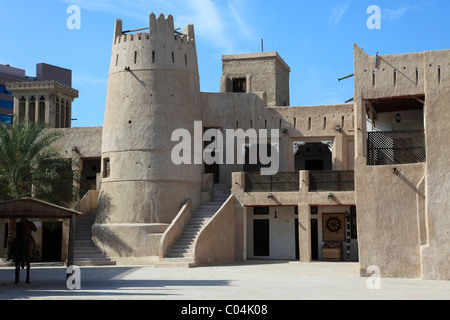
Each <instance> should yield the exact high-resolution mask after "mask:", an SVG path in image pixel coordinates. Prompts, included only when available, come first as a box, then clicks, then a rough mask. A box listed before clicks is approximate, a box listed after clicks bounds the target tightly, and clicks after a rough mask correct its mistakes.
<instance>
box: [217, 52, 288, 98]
mask: <svg viewBox="0 0 450 320" xmlns="http://www.w3.org/2000/svg"><path fill="white" fill-rule="evenodd" d="M290 71H291V69H290V68H289V66H288V65H287V63H286V62H285V61H284V60H283V59H282V58H281V57H280V56H279V55H278V53H277V52H275V51H274V52H260V53H249V54H233V55H224V56H222V78H221V80H220V92H265V93H266V96H267V105H268V106H288V105H289V73H290Z"/></svg>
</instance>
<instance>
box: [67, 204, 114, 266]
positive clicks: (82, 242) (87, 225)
mask: <svg viewBox="0 0 450 320" xmlns="http://www.w3.org/2000/svg"><path fill="white" fill-rule="evenodd" d="M95 215H96V209H92V210H91V211H89V212H87V213H85V214H83V215H82V216H81V217H80V218H79V219H78V220H77V223H76V228H75V234H74V249H73V256H74V262H73V264H74V265H76V266H106V265H115V264H116V262H115V261H112V260H111V259H110V258H108V257H106V256H105V255H104V254H103V253H102V252H101V251H100V249H98V248H97V247H96V246H95V244H94V242H93V241H92V225H93V224H94V222H95Z"/></svg>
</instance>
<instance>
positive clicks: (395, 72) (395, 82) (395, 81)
mask: <svg viewBox="0 0 450 320" xmlns="http://www.w3.org/2000/svg"><path fill="white" fill-rule="evenodd" d="M395 86H397V70H394V87H395Z"/></svg>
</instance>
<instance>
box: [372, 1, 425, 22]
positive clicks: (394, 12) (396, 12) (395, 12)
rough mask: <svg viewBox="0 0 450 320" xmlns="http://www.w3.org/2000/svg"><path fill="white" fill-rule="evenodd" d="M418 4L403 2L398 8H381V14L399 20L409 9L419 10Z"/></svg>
mask: <svg viewBox="0 0 450 320" xmlns="http://www.w3.org/2000/svg"><path fill="white" fill-rule="evenodd" d="M418 9H419V7H417V6H410V5H408V4H406V3H402V5H401V6H400V7H399V8H397V9H383V8H382V9H381V16H382V17H384V18H387V19H389V20H392V21H394V20H398V19H400V18H402V17H403V16H404V15H405V14H406V13H407V12H408V11H410V10H418Z"/></svg>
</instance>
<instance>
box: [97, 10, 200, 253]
mask: <svg viewBox="0 0 450 320" xmlns="http://www.w3.org/2000/svg"><path fill="white" fill-rule="evenodd" d="M149 24H150V25H149V32H148V33H147V32H142V33H134V34H131V32H133V31H131V32H130V31H123V30H122V20H116V25H115V31H114V42H113V48H112V56H111V65H110V69H109V76H108V87H107V97H106V108H105V118H104V126H103V138H102V139H103V140H102V181H101V187H100V193H99V201H98V207H97V219H96V223H95V224H94V227H93V240H94V241H95V242H96V243H97V244H98V245H99V246H100V247H102V248H103V250H104V251H105V252H106V253H108V254H109V255H110V256H134V257H136V256H151V255H158V248H159V238H160V235H161V234H162V232H164V230H165V229H166V228H167V226H168V224H170V223H171V221H172V220H173V218H174V217H175V216H176V215H177V213H178V211H179V210H180V208H181V206H182V204H183V203H184V202H185V201H186V200H187V199H191V200H192V204H193V206H194V207H195V206H199V205H200V202H201V191H202V190H201V189H202V176H203V166H202V165H194V164H192V165H175V164H174V163H173V162H172V160H171V152H172V148H173V147H174V146H175V145H176V144H178V142H172V141H171V135H172V132H173V131H174V130H176V129H180V128H182V129H186V130H188V131H189V132H190V133H191V136H192V137H193V136H194V121H199V120H201V107H200V85H199V73H198V64H197V52H196V46H195V36H194V27H193V25H188V26H186V28H185V29H184V33H181V32H178V31H176V30H175V29H174V21H173V17H172V16H171V15H169V16H167V18H166V17H164V16H163V15H160V16H159V17H158V18H156V16H155V15H154V14H153V13H152V14H150V17H149Z"/></svg>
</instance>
